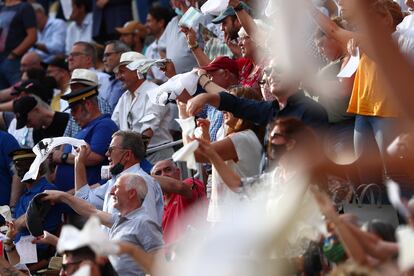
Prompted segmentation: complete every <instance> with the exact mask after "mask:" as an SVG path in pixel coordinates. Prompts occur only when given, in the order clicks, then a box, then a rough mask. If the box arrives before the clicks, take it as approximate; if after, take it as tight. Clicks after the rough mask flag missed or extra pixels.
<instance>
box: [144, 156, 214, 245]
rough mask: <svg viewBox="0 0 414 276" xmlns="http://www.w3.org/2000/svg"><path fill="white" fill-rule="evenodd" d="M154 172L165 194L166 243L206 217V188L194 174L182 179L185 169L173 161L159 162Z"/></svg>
mask: <svg viewBox="0 0 414 276" xmlns="http://www.w3.org/2000/svg"><path fill="white" fill-rule="evenodd" d="M151 175H152V176H153V177H154V178H155V179H156V180H157V181H158V182H159V183H160V185H161V189H162V191H163V193H164V202H165V206H164V215H163V217H162V230H163V233H164V242H165V243H167V244H169V243H173V242H175V241H177V240H179V239H180V238H181V237H182V236H183V235H184V234H185V232H186V229H187V228H188V226H189V225H191V226H193V227H194V226H195V225H194V223H196V222H197V220H201V219H204V216H205V214H204V212H203V211H204V201H205V200H206V192H205V187H204V184H203V182H201V181H200V180H198V179H196V178H194V177H192V178H187V179H184V180H181V170H180V169H179V168H178V167H177V166H176V165H175V164H174V162H173V161H172V160H163V161H158V162H157V163H156V164H155V165H154V167H153V168H152V170H151Z"/></svg>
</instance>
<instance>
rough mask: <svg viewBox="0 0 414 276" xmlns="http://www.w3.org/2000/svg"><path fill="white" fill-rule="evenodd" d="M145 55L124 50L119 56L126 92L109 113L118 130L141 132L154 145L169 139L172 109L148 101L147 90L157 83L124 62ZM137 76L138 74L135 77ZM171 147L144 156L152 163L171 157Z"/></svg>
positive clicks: (121, 79)
mask: <svg viewBox="0 0 414 276" xmlns="http://www.w3.org/2000/svg"><path fill="white" fill-rule="evenodd" d="M139 59H145V57H144V56H143V55H141V54H139V53H137V52H126V53H123V54H122V56H121V60H120V63H119V66H118V67H116V68H115V73H117V74H118V78H119V80H120V81H121V82H122V83H123V86H124V89H127V91H126V92H125V93H124V94H122V96H121V98H120V99H119V101H118V104H117V105H116V107H115V110H114V112H113V114H112V120H113V121H114V122H115V123H116V124H117V125H118V126H119V129H121V130H133V131H136V132H138V133H141V134H142V135H143V136H144V139H145V140H146V141H149V143H148V148H153V147H156V146H160V145H163V144H167V143H169V142H171V141H172V137H171V134H170V132H169V130H168V126H169V123H170V122H171V111H170V108H169V107H168V106H160V105H156V104H154V103H152V102H151V101H150V100H149V97H148V92H149V91H151V90H152V89H156V88H157V85H156V84H155V83H153V82H150V81H147V80H145V78H144V76H143V74H142V73H141V72H137V71H131V70H129V69H128V68H127V65H128V64H130V63H131V62H133V61H135V60H139ZM138 75H139V76H138ZM172 154H173V149H172V148H166V149H163V150H159V151H157V152H155V153H152V154H150V155H149V156H148V157H147V159H148V161H150V162H151V163H155V162H157V161H159V160H164V159H167V158H170V157H171V156H172Z"/></svg>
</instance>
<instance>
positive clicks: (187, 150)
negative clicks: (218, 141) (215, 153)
mask: <svg viewBox="0 0 414 276" xmlns="http://www.w3.org/2000/svg"><path fill="white" fill-rule="evenodd" d="M198 145H199V143H198V141H192V142H191V143H188V144H187V145H185V146H184V147H182V148H181V149H179V150H178V151H176V152H175V153H174V154H173V156H172V158H173V160H174V161H184V162H187V167H188V168H190V169H193V170H197V166H196V160H195V157H194V152H195V151H196V149H197V148H198Z"/></svg>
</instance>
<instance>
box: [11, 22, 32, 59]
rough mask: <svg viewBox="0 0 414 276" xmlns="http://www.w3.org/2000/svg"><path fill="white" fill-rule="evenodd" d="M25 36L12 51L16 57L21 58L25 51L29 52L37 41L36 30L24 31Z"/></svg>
mask: <svg viewBox="0 0 414 276" xmlns="http://www.w3.org/2000/svg"><path fill="white" fill-rule="evenodd" d="M26 32H27V35H26V37H25V38H24V39H23V41H22V42H21V43H20V44H19V46H17V47H16V48H14V49H13V50H12V52H13V53H15V54H16V55H18V56H23V55H24V54H25V53H26V52H27V50H29V49H30V48H31V47H32V46H33V45H34V44H35V43H36V39H37V34H36V28H30V29H27V30H26Z"/></svg>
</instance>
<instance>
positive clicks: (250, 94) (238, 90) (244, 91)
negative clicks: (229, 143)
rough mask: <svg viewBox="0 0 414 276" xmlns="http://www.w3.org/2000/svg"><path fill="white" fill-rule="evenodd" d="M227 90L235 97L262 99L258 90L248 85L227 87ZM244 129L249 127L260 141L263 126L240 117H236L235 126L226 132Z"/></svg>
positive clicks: (261, 140) (262, 135)
mask: <svg viewBox="0 0 414 276" xmlns="http://www.w3.org/2000/svg"><path fill="white" fill-rule="evenodd" d="M229 92H230V93H231V94H233V95H235V96H237V97H241V98H245V99H249V100H256V101H262V100H263V96H262V94H261V93H260V92H258V91H257V90H254V89H252V88H250V87H242V86H237V87H233V88H230V89H229ZM246 129H251V130H252V131H253V132H254V133H255V134H256V136H257V138H258V139H259V141H260V142H261V143H262V142H263V138H264V133H265V127H263V126H258V125H256V124H255V123H253V122H251V121H248V120H244V119H240V118H238V121H237V123H236V126H235V127H234V128H229V129H228V132H227V134H231V133H234V132H240V131H243V130H246Z"/></svg>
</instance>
